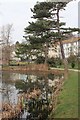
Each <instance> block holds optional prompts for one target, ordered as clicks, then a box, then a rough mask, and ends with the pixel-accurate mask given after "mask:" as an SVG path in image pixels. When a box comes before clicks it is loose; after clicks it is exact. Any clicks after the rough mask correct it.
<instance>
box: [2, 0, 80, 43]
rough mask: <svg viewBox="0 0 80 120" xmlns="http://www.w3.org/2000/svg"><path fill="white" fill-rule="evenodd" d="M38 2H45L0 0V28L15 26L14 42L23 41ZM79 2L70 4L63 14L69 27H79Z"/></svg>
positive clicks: (13, 32)
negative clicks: (32, 9) (9, 25)
mask: <svg viewBox="0 0 80 120" xmlns="http://www.w3.org/2000/svg"><path fill="white" fill-rule="evenodd" d="M37 1H44V0H0V18H2V19H0V27H1V26H3V25H6V24H13V31H12V41H14V42H15V41H21V40H22V39H23V35H24V28H25V27H26V26H27V25H28V22H29V21H32V19H31V16H32V13H31V11H30V8H33V7H34V5H35V4H36V2H37ZM78 2H79V0H76V1H75V0H73V1H72V2H70V3H69V4H68V5H67V7H66V10H65V11H63V12H62V13H61V19H62V21H64V22H66V26H68V27H78Z"/></svg>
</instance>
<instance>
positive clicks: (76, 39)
mask: <svg viewBox="0 0 80 120" xmlns="http://www.w3.org/2000/svg"><path fill="white" fill-rule="evenodd" d="M79 40H80V37H72V38H69V39H67V40H64V41H63V44H66V43H73V42H77V41H79Z"/></svg>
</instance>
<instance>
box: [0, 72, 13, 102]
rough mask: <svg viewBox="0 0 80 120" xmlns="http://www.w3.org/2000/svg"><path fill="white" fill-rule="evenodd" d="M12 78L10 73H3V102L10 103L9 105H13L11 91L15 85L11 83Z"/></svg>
mask: <svg viewBox="0 0 80 120" xmlns="http://www.w3.org/2000/svg"><path fill="white" fill-rule="evenodd" d="M10 76H11V75H10V73H9V72H8V73H7V72H3V73H2V100H3V102H6V103H9V104H10V103H11V100H10V97H11V94H12V92H13V91H12V90H11V87H12V85H13V84H14V83H13V82H12V81H11V78H10Z"/></svg>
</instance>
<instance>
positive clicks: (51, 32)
mask: <svg viewBox="0 0 80 120" xmlns="http://www.w3.org/2000/svg"><path fill="white" fill-rule="evenodd" d="M67 3H68V2H40V3H39V2H37V4H36V5H35V6H34V8H33V9H31V11H32V12H33V16H32V18H34V19H36V21H35V22H31V23H30V22H29V26H28V27H26V28H25V33H26V36H25V38H26V40H27V41H28V43H29V44H30V45H31V48H32V49H34V50H40V51H41V53H42V54H44V55H45V63H47V57H48V50H49V47H51V46H52V44H55V43H56V42H59V43H60V48H61V55H62V59H63V63H64V68H65V73H67V72H68V68H67V61H66V59H65V54H64V49H63V43H62V41H63V40H64V39H67V38H68V37H69V34H70V35H71V33H73V32H76V31H78V30H79V29H77V28H65V27H64V26H65V23H64V22H61V21H60V15H59V13H60V11H61V10H64V9H65V7H66V5H67Z"/></svg>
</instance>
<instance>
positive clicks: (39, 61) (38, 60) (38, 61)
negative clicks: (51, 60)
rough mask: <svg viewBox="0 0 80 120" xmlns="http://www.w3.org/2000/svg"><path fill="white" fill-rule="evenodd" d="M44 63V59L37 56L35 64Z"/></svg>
mask: <svg viewBox="0 0 80 120" xmlns="http://www.w3.org/2000/svg"><path fill="white" fill-rule="evenodd" d="M44 62H45V57H43V56H38V57H37V59H36V63H37V64H43V63H44Z"/></svg>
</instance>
